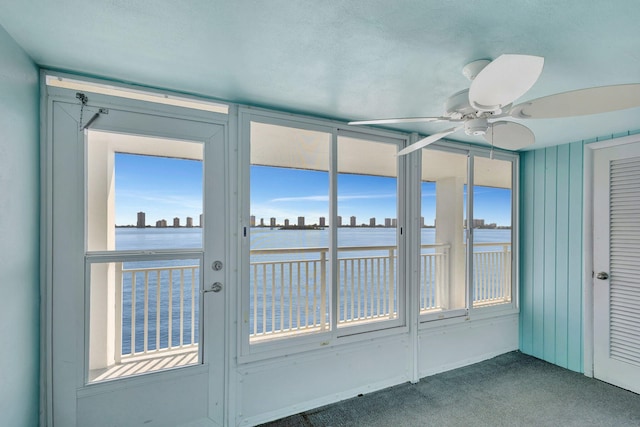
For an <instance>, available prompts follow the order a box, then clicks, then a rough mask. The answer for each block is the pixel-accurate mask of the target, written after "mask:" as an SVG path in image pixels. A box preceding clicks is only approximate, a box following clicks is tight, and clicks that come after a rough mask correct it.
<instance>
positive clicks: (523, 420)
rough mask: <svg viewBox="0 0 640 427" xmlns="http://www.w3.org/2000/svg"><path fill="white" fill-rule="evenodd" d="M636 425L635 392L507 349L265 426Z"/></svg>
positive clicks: (639, 403) (639, 405)
mask: <svg viewBox="0 0 640 427" xmlns="http://www.w3.org/2000/svg"><path fill="white" fill-rule="evenodd" d="M297 426H302V427H320V426H322V427H329V426H331V427H346V426H362V427H378V426H379V427H382V426H384V427H389V426H391V427H403V426H474V427H475V426H554V427H555V426H563V427H564V426H581V427H582V426H640V395H638V394H635V393H632V392H630V391H626V390H623V389H620V388H618V387H615V386H612V385H610V384H607V383H604V382H602V381H598V380H594V379H591V378H587V377H585V376H584V375H582V374H579V373H576V372H571V371H568V370H566V369H563V368H560V367H558V366H555V365H552V364H550V363H547V362H544V361H542V360H540V359H536V358H534V357H530V356H527V355H524V354H522V353H520V352H517V351H516V352H511V353H507V354H503V355H501V356H498V357H495V358H493V359H490V360H487V361H484V362H481V363H477V364H474V365H471V366H466V367H464V368H460V369H456V370H453V371H449V372H445V373H442V374H438V375H434V376H431V377H427V378H423V379H422V380H420V382H419V383H417V384H410V383H407V384H401V385H398V386H395V387H391V388H388V389H385V390H381V391H377V392H374V393H370V394H367V395H364V396H360V397H354V398H352V399H348V400H345V401H342V402H338V403H335V404H332V405H328V406H324V407H321V408H317V409H314V410H310V411H307V412H303V413H301V414H297V415H293V416H291V417H287V418H283V419H281V420H278V421H274V422H271V423H267V424H263V427H297Z"/></svg>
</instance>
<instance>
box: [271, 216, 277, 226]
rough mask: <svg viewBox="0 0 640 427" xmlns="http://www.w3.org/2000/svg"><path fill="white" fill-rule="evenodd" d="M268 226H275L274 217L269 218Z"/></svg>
mask: <svg viewBox="0 0 640 427" xmlns="http://www.w3.org/2000/svg"><path fill="white" fill-rule="evenodd" d="M269 226H270V227H275V226H276V219H275V218H273V217H272V218H270V219H269Z"/></svg>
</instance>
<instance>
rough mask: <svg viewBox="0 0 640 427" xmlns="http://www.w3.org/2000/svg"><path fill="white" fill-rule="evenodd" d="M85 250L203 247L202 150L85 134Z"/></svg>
mask: <svg viewBox="0 0 640 427" xmlns="http://www.w3.org/2000/svg"><path fill="white" fill-rule="evenodd" d="M86 169H87V250H89V251H106V250H154V249H179V248H201V247H202V178H203V173H202V170H203V169H202V144H200V143H195V142H185V141H175V140H168V139H160V138H151V137H143V136H135V135H126V134H114V133H108V132H98V131H89V134H88V138H87V168H86Z"/></svg>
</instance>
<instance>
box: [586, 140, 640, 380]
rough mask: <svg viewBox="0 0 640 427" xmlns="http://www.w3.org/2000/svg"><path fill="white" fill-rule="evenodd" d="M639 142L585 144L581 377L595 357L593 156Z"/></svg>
mask: <svg viewBox="0 0 640 427" xmlns="http://www.w3.org/2000/svg"><path fill="white" fill-rule="evenodd" d="M636 142H640V134H635V135H626V136H622V137H619V138H613V139H608V140H605V141H597V142H593V143H590V144H585V145H584V166H583V167H584V172H583V193H584V197H583V223H582V228H583V251H582V253H583V259H582V265H583V276H582V277H583V304H582V313H583V314H582V330H583V337H584V341H583V360H584V363H583V366H584V374H585V375H586V376H588V377H593V374H594V368H593V355H594V350H595V349H594V333H595V331H594V321H593V310H594V303H595V301H594V295H593V286H594V278H593V274H594V270H593V265H594V248H593V244H594V220H593V208H594V206H593V201H594V164H593V161H594V155H595V151H596V150H600V149H603V148H610V147H615V146H618V145H626V144H633V143H636Z"/></svg>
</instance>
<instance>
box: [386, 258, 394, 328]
mask: <svg viewBox="0 0 640 427" xmlns="http://www.w3.org/2000/svg"><path fill="white" fill-rule="evenodd" d="M394 253H395V248H391V249H389V279H388V280H389V304H388V305H387V307H389V319H393V317H394V313H395V311H394V309H395V304H394V302H395V301H394V298H393V297H394V295H395V285H396V280H395V279H396V272H395V271H396V269H395V265H394V261H393V259H394Z"/></svg>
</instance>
